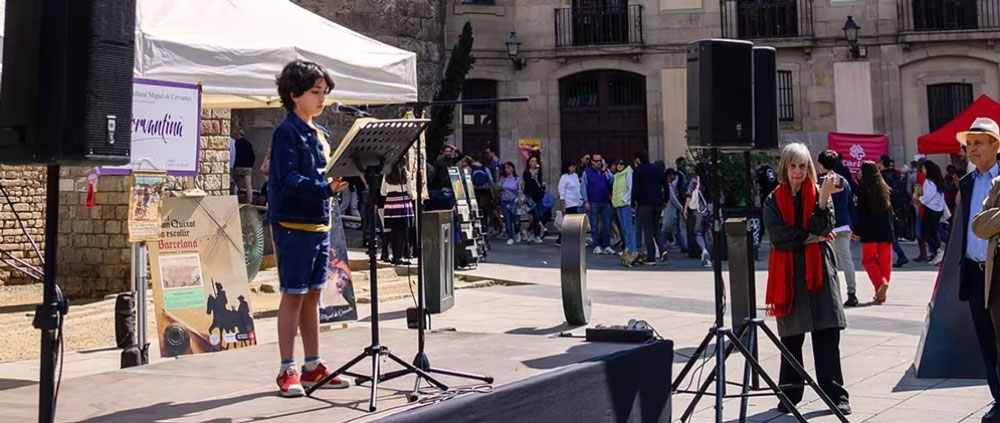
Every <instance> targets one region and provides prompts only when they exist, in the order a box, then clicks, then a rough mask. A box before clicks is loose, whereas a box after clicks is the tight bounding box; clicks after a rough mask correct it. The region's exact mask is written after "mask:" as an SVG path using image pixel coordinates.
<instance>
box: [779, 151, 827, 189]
mask: <svg viewBox="0 0 1000 423" xmlns="http://www.w3.org/2000/svg"><path fill="white" fill-rule="evenodd" d="M793 163H804V164H805V165H806V167H807V170H806V177H807V178H809V180H811V181H813V183H816V182H817V180H816V166H815V165H814V164H813V161H812V154H811V153H809V147H806V145H805V144H803V143H800V142H793V143H790V144H786V145H785V146H784V147H782V148H781V160H780V161H778V182H779V183H782V184H786V185H787V184H788V166H789V165H791V164H793ZM830 170H831V171H832V170H833V169H830Z"/></svg>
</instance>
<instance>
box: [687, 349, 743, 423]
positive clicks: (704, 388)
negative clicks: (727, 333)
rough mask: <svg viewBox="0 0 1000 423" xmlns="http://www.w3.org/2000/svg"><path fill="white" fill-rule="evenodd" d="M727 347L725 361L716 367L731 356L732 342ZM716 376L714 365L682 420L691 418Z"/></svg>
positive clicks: (717, 364) (724, 355)
mask: <svg viewBox="0 0 1000 423" xmlns="http://www.w3.org/2000/svg"><path fill="white" fill-rule="evenodd" d="M709 336H712V334H709ZM716 345H717V346H716V348H717V349H718V348H721V345H725V343H724V342H723V343H722V344H716ZM725 348H726V350H725V353H724V354H723V361H722V363H718V362H717V363H716V364H715V365H716V367H718V366H719V365H725V359H727V358H729V355H730V354H732V353H733V348H734V347H733V345H732V344H730V345H726V347H725ZM715 376H716V369H715V367H713V368H712V371H711V372H710V373H709V374H708V378H706V379H705V382H704V383H702V384H701V386H700V387H699V388H698V392H696V393H695V394H694V398H692V399H691V404H688V408H687V409H686V410H684V414H683V415H681V421H682V422H686V421H688V419H690V418H691V415H692V414H694V409H695V407H697V406H698V402H699V401H701V397H703V396H705V392H708V387H709V385H711V384H712V381H714V380H715ZM722 383H725V381H722Z"/></svg>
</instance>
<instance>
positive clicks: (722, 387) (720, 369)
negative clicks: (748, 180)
mask: <svg viewBox="0 0 1000 423" xmlns="http://www.w3.org/2000/svg"><path fill="white" fill-rule="evenodd" d="M711 169H712V173H711V184H709V185H708V186H709V187H711V189H712V199H711V200H712V205H713V207H714V208H715V210H713V211H712V213H713V215H712V237H713V239H712V244H713V245H712V247H713V248H712V249H713V250H714V256H715V257H712V259H713V260H714V261H713V262H712V267H713V269H712V270H713V271H714V273H715V330H716V338H715V348H716V358H715V359H716V363H715V371H716V375H715V395H716V396H715V404H716V410H715V421H716V422H717V423H722V402H723V399H724V397H725V396H726V355H725V354H724V353H723V350H724V348H723V347H724V346H725V345H726V336H725V331H727V330H728V329H725V321H724V320H723V319H724V318H725V314H726V296H725V294H724V292H725V289H726V286H725V281H724V280H723V278H722V204H721V202H720V201H719V197H720V195H719V191H720V189H721V186H720V184H719V149H718V148H712V168H711Z"/></svg>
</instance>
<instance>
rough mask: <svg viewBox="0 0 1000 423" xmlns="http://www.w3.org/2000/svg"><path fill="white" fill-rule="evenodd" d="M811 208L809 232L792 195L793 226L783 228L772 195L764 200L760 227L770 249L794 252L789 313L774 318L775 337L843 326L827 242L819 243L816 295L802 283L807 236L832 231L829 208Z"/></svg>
mask: <svg viewBox="0 0 1000 423" xmlns="http://www.w3.org/2000/svg"><path fill="white" fill-rule="evenodd" d="M809 207H814V208H815V210H814V211H813V215H812V218H811V219H810V220H809V222H808V224H809V225H808V228H809V230H808V231H806V230H803V229H802V217H801V216H802V195H801V193H799V194H796V196H795V216H796V218H795V220H796V225H795V226H794V227H791V226H787V225H785V222H784V221H783V220H782V219H781V213H780V212H779V211H778V203H777V201H776V200H775V199H774V193H771V195H769V196H768V197H767V201H766V202H765V203H764V226H765V228H766V229H767V236H768V238H770V241H771V249H772V250H784V251H789V250H790V251H792V252H793V253H794V260H795V265H794V270H795V272H794V277H793V279H794V280H793V284H794V285H793V286H794V292H795V298H793V300H792V313H791V314H789V315H788V316H785V317H779V318H778V335H779V336H782V337H785V336H793V335H802V334H804V333H806V332H813V331H816V330H821V329H830V328H839V329H843V328H845V327H847V319H846V318H845V317H844V308H843V305H842V301H841V300H840V280H839V279H838V277H837V262H836V257H835V255H834V252H833V248H831V246H830V243H828V242H821V243H820V249H821V251H822V252H823V288H822V289H821V290H820V291H819V292H817V293H812V294H810V293H808V292H807V291H806V280H805V273H806V272H805V246H806V239H807V238H808V237H809V235H810V234H813V235H826V234H829V233H830V232H832V231H833V208H832V204H831V206H830V207H829V208H826V209H824V208H820V207H819V204H815V205H809Z"/></svg>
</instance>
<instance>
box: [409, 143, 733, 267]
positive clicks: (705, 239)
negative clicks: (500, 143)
mask: <svg viewBox="0 0 1000 423" xmlns="http://www.w3.org/2000/svg"><path fill="white" fill-rule="evenodd" d="M459 157H460V155H459V154H458V153H457V151H456V150H455V149H454V148H453V147H451V146H446V147H445V149H444V150H443V152H442V158H444V160H447V162H446V163H443V164H442V165H441V166H440V167H442V168H443V167H447V166H458V167H468V168H469V169H470V172H471V175H472V183H473V186H474V193H475V198H476V201H477V203H478V205H479V207H480V209H482V212H483V213H482V214H483V216H485V222H484V226H485V227H486V228H487V230H488V231H489V236H491V237H494V238H499V239H501V240H503V241H505V242H506V243H507V245H515V244H520V243H531V244H542V243H544V242H545V239H547V237H548V235H549V231H548V229H547V228H549V227H550V225H549V224H550V223H554V226H555V228H556V229H557V231H558V230H559V228H560V226H561V222H562V219H563V218H564V217H565V216H568V215H572V214H586V215H587V217H588V219H589V221H590V226H591V228H592V230H591V239H590V240H588V244H589V246H590V247H591V248H593V254H595V255H619V256H621V257H622V263H623V264H624V265H626V266H633V265H636V264H640V263H644V264H648V265H653V264H656V263H658V262H663V261H666V260H667V258H668V255H669V254H668V248H669V247H672V246H677V247H679V248H680V250H681V252H682V253H686V252H687V248H688V245H687V240H686V236H685V232H686V231H687V226H688V225H693V226H694V231H693V232H694V234H695V239H694V246H693V247H692V248H698V250H699V251H700V254H699V257H700V258H701V262H702V264H703V265H704V266H705V267H711V266H712V255H711V253H710V251H711V248H710V247H711V242H712V239H711V231H710V230H709V222H710V221H711V216H712V215H713V213H714V207H713V205H712V200H713V197H712V196H713V195H715V193H713V192H711V190H710V188H709V187H708V186H707V185H704V184H702V183H701V179H702V178H701V176H703V175H705V172H707V167H706V166H704V165H701V164H699V165H697V166H695V167H694V169H690V168H688V166H687V161H686V159H684V158H678V159H677V161H676V162H675V164H676V165H677V167H676V168H668V167H666V165H665V163H664V162H663V161H658V162H655V163H652V162H650V161H649V160H648V157H647V156H646V155H645V153H638V154H635V155H634V156H633V157H631V158H629V159H627V160H626V159H617V160H613V161H610V162H609V161H608V160H607V159H605V158H604V157H603V155H601V154H600V153H593V154H586V155H584V156H583V157H581V158H580V159H579V160H570V161H567V162H566V163H564V164H563V166H562V169H561V174H560V177H559V181H558V184H557V186H556V188H555V189H554V190H550V189H549V187H548V186H547V184H546V182H545V178H544V177H543V175H544V173H543V169H542V165H541V163H542V161H541V156H540V153H539V152H538V151H532V152H531V153H530V154H529V156H528V157H527V159H526V160H525V161H522V163H524V167H525V168H524V169H523V170H522V171H520V172H519V169H518V165H517V164H515V163H514V162H512V161H507V162H503V161H501V160H500V158H499V157H497V155H496V153H495V152H494V151H492V150H490V149H486V151H484V152H483V153H480V154H474V155H471V156H461V157H462V158H461V159H459ZM435 167H437V166H435ZM429 170H430V171H431V172H434V169H433V168H432V169H429ZM438 173H444V171H443V170H438ZM689 173H690V174H691V176H688V174H689ZM432 179H433V178H432ZM430 188H431V191H432V193H431V197H432V199H433V197H435V193H434V192H435V191H438V190H447V189H448V188H447V185H445V181H443V180H442V181H441V182H440V183H438V184H434V183H433V182H432V183H431V184H430ZM719 195H721V194H719ZM432 202H433V200H432ZM687 222H689V223H687ZM555 238H556V239H555V242H554V245H556V246H559V245H561V242H562V239H561V237H560V236H558V235H555Z"/></svg>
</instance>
